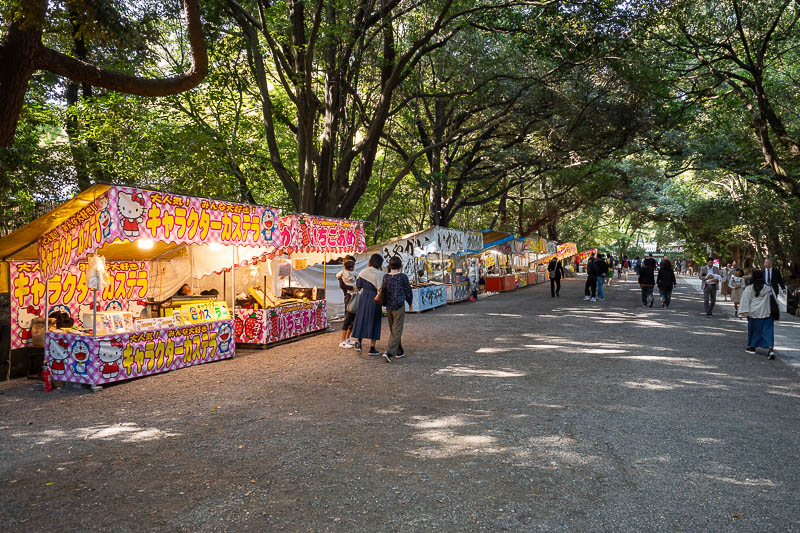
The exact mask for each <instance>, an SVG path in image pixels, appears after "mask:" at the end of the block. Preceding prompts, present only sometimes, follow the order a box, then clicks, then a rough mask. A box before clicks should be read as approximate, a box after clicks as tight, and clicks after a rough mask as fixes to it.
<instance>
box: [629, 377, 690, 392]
mask: <svg viewBox="0 0 800 533" xmlns="http://www.w3.org/2000/svg"><path fill="white" fill-rule="evenodd" d="M620 385H622V386H623V387H627V388H629V389H643V390H674V389H678V388H681V387H683V385H677V384H675V383H668V382H666V381H661V380H660V379H646V380H644V381H625V382H623V383H620Z"/></svg>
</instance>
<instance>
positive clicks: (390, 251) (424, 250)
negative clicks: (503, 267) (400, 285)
mask: <svg viewBox="0 0 800 533" xmlns="http://www.w3.org/2000/svg"><path fill="white" fill-rule="evenodd" d="M482 247H483V240H482V238H481V234H480V233H479V232H476V231H466V230H458V229H452V228H442V227H438V226H434V227H432V228H429V229H426V230H423V231H418V232H416V233H411V234H409V235H402V236H400V237H396V238H394V239H391V240H389V241H387V242H384V243H382V244H379V245H376V246H372V247H370V248H369V249H367V250H366V252H365V254H364V255H363V256H362V258H368V257H369V256H370V255H372V254H373V253H378V254H381V256H382V257H383V260H384V265H385V264H386V263H388V261H389V259H391V258H392V257H394V256H397V257H400V258H401V259H402V260H403V271H404V272H405V273H406V275H407V276H408V279H409V280H410V281H411V289H412V294H413V306H412V308H413V310H414V311H415V312H422V311H426V310H428V309H434V308H436V307H440V306H442V305H445V304H447V303H456V302H461V301H464V300H467V299H469V297H470V290H469V281H468V280H467V269H468V266H467V261H468V255H469V254H473V253H476V252H478V251H480V250H481V248H482Z"/></svg>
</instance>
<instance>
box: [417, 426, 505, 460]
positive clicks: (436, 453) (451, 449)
mask: <svg viewBox="0 0 800 533" xmlns="http://www.w3.org/2000/svg"><path fill="white" fill-rule="evenodd" d="M414 438H415V439H417V440H421V441H424V442H425V443H426V444H427V445H426V446H423V447H422V448H419V449H416V450H411V451H410V452H409V453H410V454H411V455H414V456H416V457H421V458H428V459H447V458H450V457H458V456H463V455H497V454H500V453H505V452H506V451H507V448H504V447H502V446H498V445H497V438H496V437H492V436H489V435H456V434H455V433H454V432H453V431H450V430H446V429H433V430H428V431H423V432H421V433H419V434H418V435H416V436H415V437H414Z"/></svg>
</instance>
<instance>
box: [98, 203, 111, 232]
mask: <svg viewBox="0 0 800 533" xmlns="http://www.w3.org/2000/svg"><path fill="white" fill-rule="evenodd" d="M98 205H99V207H100V208H101V209H102V210H101V211H100V213H99V214H98V215H97V221H98V222H99V223H100V229H101V230H102V232H103V239H107V238H109V237H110V236H111V211H109V210H108V197H105V196H104V197H103V198H101V199H100V200H98Z"/></svg>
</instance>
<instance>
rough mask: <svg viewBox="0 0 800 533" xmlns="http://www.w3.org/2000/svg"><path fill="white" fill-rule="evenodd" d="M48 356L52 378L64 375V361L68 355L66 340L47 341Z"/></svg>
mask: <svg viewBox="0 0 800 533" xmlns="http://www.w3.org/2000/svg"><path fill="white" fill-rule="evenodd" d="M49 341H50V344H49V346H48V348H49V350H48V352H49V353H48V355H50V373H51V374H53V375H54V376H60V375H63V374H64V370H65V367H64V361H65V360H66V358H67V356H68V355H69V343H68V342H67V339H64V338H61V339H49Z"/></svg>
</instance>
